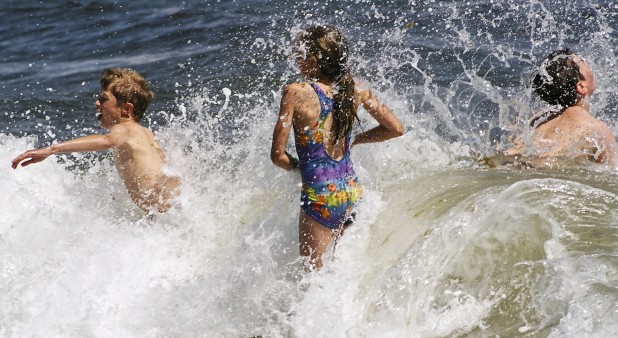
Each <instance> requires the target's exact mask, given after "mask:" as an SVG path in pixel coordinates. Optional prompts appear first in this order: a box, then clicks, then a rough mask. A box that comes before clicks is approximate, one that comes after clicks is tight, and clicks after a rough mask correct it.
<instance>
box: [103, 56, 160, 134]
mask: <svg viewBox="0 0 618 338" xmlns="http://www.w3.org/2000/svg"><path fill="white" fill-rule="evenodd" d="M101 91H109V92H111V93H112V94H113V95H114V97H115V99H116V101H117V104H118V105H123V104H130V107H132V110H131V114H132V117H133V119H134V120H135V121H138V122H139V120H141V118H142V116H144V113H145V112H146V109H148V106H149V105H150V101H152V97H153V96H154V94H153V93H152V91H151V90H150V88H149V87H148V83H147V82H146V80H145V79H144V78H143V77H142V76H141V75H139V73H137V72H136V71H134V70H132V69H128V68H109V69H105V70H104V71H103V72H102V73H101Z"/></svg>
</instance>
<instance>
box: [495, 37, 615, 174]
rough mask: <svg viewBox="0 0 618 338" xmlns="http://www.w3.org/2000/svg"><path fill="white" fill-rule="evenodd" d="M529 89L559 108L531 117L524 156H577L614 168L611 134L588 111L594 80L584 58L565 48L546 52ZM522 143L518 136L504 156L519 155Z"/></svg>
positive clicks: (542, 159) (563, 157) (570, 157)
mask: <svg viewBox="0 0 618 338" xmlns="http://www.w3.org/2000/svg"><path fill="white" fill-rule="evenodd" d="M533 88H534V91H535V92H536V93H537V94H538V95H539V97H540V98H541V99H542V100H543V101H545V102H547V103H549V104H551V105H553V106H557V107H559V110H555V111H549V112H546V113H543V114H541V115H540V116H536V117H534V118H533V119H532V120H531V122H530V126H531V127H532V128H533V130H532V135H531V139H530V141H531V142H530V143H531V144H530V145H532V147H531V149H529V150H527V151H526V155H532V157H533V158H537V159H539V160H541V161H542V162H543V163H545V164H547V163H548V162H547V160H552V161H555V160H558V159H575V160H580V159H581V160H587V161H593V162H597V163H602V164H606V165H608V166H610V167H611V168H616V167H617V165H618V163H617V156H616V139H615V138H614V134H613V133H612V132H611V130H610V129H609V127H608V126H607V125H606V124H605V123H603V122H602V121H599V120H597V119H596V118H594V117H593V116H592V115H590V113H589V109H590V103H589V98H590V96H591V95H592V93H593V92H594V90H595V89H596V83H595V81H594V76H593V74H592V70H591V69H590V66H589V65H588V62H586V60H584V59H582V58H581V57H579V56H578V55H576V54H574V53H572V52H571V51H570V50H568V49H565V50H560V51H556V52H553V53H551V54H549V55H548V56H547V57H546V58H545V59H544V60H543V63H542V64H541V69H540V71H539V73H538V74H537V75H536V76H535V77H534V79H533ZM522 143H523V142H522V140H521V139H520V138H518V140H516V145H515V147H514V148H513V149H510V150H508V151H507V152H506V153H507V155H516V156H517V155H521V154H522V149H523V148H524V146H523V144H522ZM526 161H527V160H526Z"/></svg>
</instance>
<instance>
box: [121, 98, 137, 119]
mask: <svg viewBox="0 0 618 338" xmlns="http://www.w3.org/2000/svg"><path fill="white" fill-rule="evenodd" d="M133 109H135V107H134V106H133V103H129V102H125V103H123V104H122V114H123V115H126V116H125V117H127V118H133Z"/></svg>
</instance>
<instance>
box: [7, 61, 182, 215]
mask: <svg viewBox="0 0 618 338" xmlns="http://www.w3.org/2000/svg"><path fill="white" fill-rule="evenodd" d="M152 97H153V93H152V91H150V89H149V88H148V84H147V83H146V80H145V79H144V78H143V77H142V76H141V75H139V74H138V73H137V72H136V71H134V70H131V69H122V68H111V69H106V70H104V71H103V72H102V74H101V93H100V95H99V98H98V99H97V100H96V101H95V106H96V110H97V119H98V120H99V122H100V123H101V126H102V127H103V128H105V129H107V130H109V133H108V134H105V135H88V136H83V137H78V138H76V139H73V140H69V141H66V142H61V143H58V144H52V145H51V146H49V147H46V148H40V149H33V150H28V151H26V152H25V153H23V154H21V155H19V156H17V157H16V158H15V159H14V160H13V161H12V167H13V169H16V168H17V167H18V166H19V164H20V163H21V166H23V167H25V166H27V165H30V164H32V163H37V162H41V161H43V160H44V159H46V158H47V157H48V156H49V155H52V154H58V153H70V152H82V151H100V150H106V149H112V150H113V154H114V163H115V166H116V170H118V174H119V175H120V177H121V178H122V181H123V182H124V184H125V186H126V187H127V190H128V191H129V196H130V197H131V199H132V200H133V202H135V204H137V205H138V206H139V207H140V208H142V209H143V210H144V211H146V212H152V211H155V212H166V211H167V210H168V209H169V208H170V203H169V200H170V198H172V197H174V196H176V195H177V190H178V185H179V183H180V180H179V179H178V178H177V177H168V176H166V175H165V174H164V173H163V172H162V167H163V165H164V163H165V157H164V154H163V151H162V150H161V147H160V146H159V143H157V141H156V140H155V138H154V135H153V133H152V132H151V131H150V130H149V129H148V128H145V127H142V126H141V125H140V124H139V123H138V122H139V120H140V119H141V118H142V116H143V115H144V112H145V111H146V109H147V108H148V105H149V104H150V101H151V100H152ZM24 160H26V161H25V162H23V163H22V161H24Z"/></svg>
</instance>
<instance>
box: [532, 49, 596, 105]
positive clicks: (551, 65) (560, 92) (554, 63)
mask: <svg viewBox="0 0 618 338" xmlns="http://www.w3.org/2000/svg"><path fill="white" fill-rule="evenodd" d="M574 55H575V54H574V53H573V52H572V51H571V50H569V49H568V48H566V49H562V50H559V51H555V52H552V53H551V54H549V55H548V56H547V57H545V59H543V62H541V66H540V67H539V68H540V69H539V71H538V72H537V74H536V75H535V76H534V79H533V80H532V88H533V89H534V91H535V92H536V93H537V95H539V97H540V98H541V99H542V100H543V101H545V102H547V103H549V104H551V105H559V106H562V107H570V106H573V105H574V104H575V103H577V99H578V94H577V82H579V81H582V80H584V76H583V75H582V73H581V72H580V71H579V66H577V64H576V63H575V62H574V61H573V56H574Z"/></svg>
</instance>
